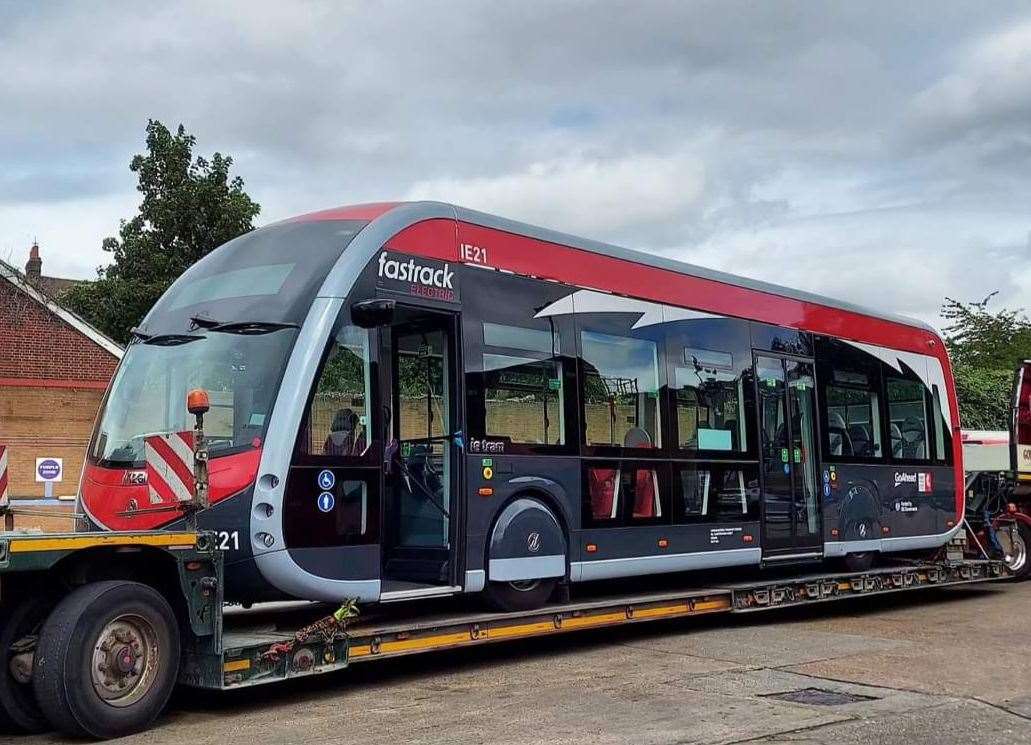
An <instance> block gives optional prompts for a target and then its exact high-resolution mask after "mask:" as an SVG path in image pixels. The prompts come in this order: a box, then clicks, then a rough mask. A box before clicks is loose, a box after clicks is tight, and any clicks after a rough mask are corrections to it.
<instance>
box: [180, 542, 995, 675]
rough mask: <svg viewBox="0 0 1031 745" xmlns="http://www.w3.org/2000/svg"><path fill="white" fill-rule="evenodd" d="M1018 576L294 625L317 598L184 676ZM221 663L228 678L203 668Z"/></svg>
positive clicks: (384, 615)
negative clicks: (328, 628)
mask: <svg viewBox="0 0 1031 745" xmlns="http://www.w3.org/2000/svg"><path fill="white" fill-rule="evenodd" d="M1007 576H1008V572H1007V570H1006V568H1005V565H1004V564H1003V563H1002V562H999V561H987V560H976V561H967V560H964V561H947V562H911V563H896V564H893V565H891V566H887V567H881V568H876V569H871V570H868V571H864V572H844V573H817V574H804V575H800V576H776V577H770V578H766V579H758V580H757V579H750V580H747V581H734V582H722V583H718V584H712V585H707V586H684V587H681V588H678V589H667V590H654V591H647V592H634V593H611V592H609V593H606V594H603V595H596V596H594V597H590V598H585V599H583V600H578V601H575V602H570V603H560V604H552V605H549V606H546V607H544V608H540V609H538V610H535V611H532V612H527V613H486V612H482V611H480V610H477V609H475V608H469V607H467V604H465V603H463V602H462V601H461V599H454V600H451V601H442V602H440V603H438V604H437V605H436V606H434V608H433V609H432V610H431V608H430V607H429V606H428V605H427V604H425V603H422V604H419V603H406V604H399V605H396V606H395V605H386V604H383V605H379V606H374V607H372V608H371V609H370V613H369V614H368V615H367V616H363V617H361V618H358V619H352V620H350V621H349V622H348V623H347V624H346V627H345V628H342V629H340V630H339V631H336V630H334V631H333V632H332V633H321V634H306V635H304V636H303V638H299V637H298V635H297V632H296V631H294V630H293V629H296V628H299V627H302V626H304V625H306V624H308V623H310V622H311V621H312V620H313V619H318V618H319V617H323V618H324V617H325V616H326V615H327V613H328V612H329V611H332V608H331V607H329V606H325V605H318V604H307V605H305V606H301V607H299V608H297V609H295V610H287V611H286V612H283V613H279V614H270V615H262V614H260V613H259V614H254V615H251V614H241V615H240V616H239V617H234V615H233V614H227V615H226V616H225V621H224V623H225V628H224V631H223V634H222V641H223V645H222V651H221V654H220V657H219V660H218V663H219V666H216V665H215V664H212V663H214V662H215V661H214V660H210V659H209V660H207V661H201V660H193V661H192V664H187V665H186V666H185V667H184V671H183V673H184V674H183V676H182V678H181V680H182V682H184V683H186V684H188V685H194V686H199V687H211V688H237V687H242V686H247V685H255V684H260V683H268V682H274V681H277V680H284V679H287V678H293V677H298V676H304V675H313V674H318V673H324V672H329V671H332V670H339V669H343V668H346V667H348V666H349V665H350V664H357V663H365V662H370V661H373V660H379V659H387V658H392V657H400V656H405V655H412V654H419V653H422V652H431V651H445V650H454V649H462V648H466V647H471V646H479V645H483V644H491V643H495V642H501V641H509V640H515V639H529V638H538V637H547V636H554V635H557V634H564V633H569V632H572V631H579V630H585V629H599V628H606V627H612V626H622V625H627V624H635V623H645V622H648V621H656V620H663V619H666V620H669V619H677V618H687V617H693V616H701V615H711V614H719V613H754V612H757V611H762V610H772V609H776V608H786V607H792V606H802V605H811V604H815V603H826V602H830V601H834V600H844V599H846V598H854V597H867V596H870V595H884V594H888V593H897V592H906V591H909V590H917V589H922V588H930V587H944V586H955V585H964V584H970V583H976V582H987V581H993V580H999V579H1003V578H1005V577H1007ZM215 669H220V670H221V673H222V674H221V677H220V679H217V680H216V679H214V678H213V677H209V676H198V673H199V672H200V671H201V670H210V671H214V670H215Z"/></svg>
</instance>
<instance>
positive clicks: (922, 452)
mask: <svg viewBox="0 0 1031 745" xmlns="http://www.w3.org/2000/svg"><path fill="white" fill-rule="evenodd" d="M901 430H902V457H903V458H926V457H927V447H926V445H927V436H926V435H925V434H924V423H923V422H922V421H920V420H919V419H917V418H916V417H908V418H907V419H906V420H905V421H904V422H902V428H901Z"/></svg>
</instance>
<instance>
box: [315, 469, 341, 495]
mask: <svg viewBox="0 0 1031 745" xmlns="http://www.w3.org/2000/svg"><path fill="white" fill-rule="evenodd" d="M336 483H337V477H336V476H334V475H333V472H332V471H330V470H329V469H328V468H327V469H326V470H324V471H320V472H319V479H318V484H319V488H320V489H322V490H323V491H329V490H330V489H332V488H333V487H334V486H336Z"/></svg>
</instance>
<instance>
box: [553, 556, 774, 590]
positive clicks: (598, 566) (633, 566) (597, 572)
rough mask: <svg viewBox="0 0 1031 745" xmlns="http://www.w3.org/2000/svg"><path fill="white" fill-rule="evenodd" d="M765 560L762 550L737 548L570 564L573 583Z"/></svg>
mask: <svg viewBox="0 0 1031 745" xmlns="http://www.w3.org/2000/svg"><path fill="white" fill-rule="evenodd" d="M761 560H762V549H759V548H734V549H729V550H726V551H695V552H693V553H685V554H669V555H664V556H633V557H628V558H623V559H599V560H597V561H574V562H573V563H572V564H571V565H570V577H569V578H570V581H572V582H589V581H591V580H596V579H614V578H616V577H636V576H639V575H643V574H663V573H667V572H685V571H690V570H694V569H719V568H722V567H733V566H746V565H749V564H758V563H760V561H761Z"/></svg>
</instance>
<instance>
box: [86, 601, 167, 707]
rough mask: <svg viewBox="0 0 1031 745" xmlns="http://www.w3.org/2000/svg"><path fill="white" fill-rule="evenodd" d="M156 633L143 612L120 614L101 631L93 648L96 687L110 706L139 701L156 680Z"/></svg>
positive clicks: (94, 686)
mask: <svg viewBox="0 0 1031 745" xmlns="http://www.w3.org/2000/svg"><path fill="white" fill-rule="evenodd" d="M158 657H159V650H158V646H157V635H156V634H155V631H154V628H153V627H152V626H151V625H150V623H149V622H148V621H147V620H146V619H144V618H141V617H140V616H128V615H127V616H119V617H118V618H115V619H114V620H112V621H111V622H109V623H108V624H107V625H106V626H105V627H104V629H103V630H102V631H101V632H100V636H99V637H98V638H97V643H96V645H95V646H94V648H93V669H92V671H91V678H92V682H93V688H94V690H95V691H96V692H97V695H99V696H100V698H102V699H103V700H104V701H106V702H107V703H108V704H110V705H111V706H117V707H123V706H129V705H131V704H133V703H135V702H136V701H139V700H140V698H142V697H143V696H144V695H145V694H146V693H147V691H148V690H149V689H150V686H151V684H152V683H153V682H154V676H155V673H156V671H157V665H158Z"/></svg>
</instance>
